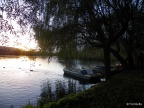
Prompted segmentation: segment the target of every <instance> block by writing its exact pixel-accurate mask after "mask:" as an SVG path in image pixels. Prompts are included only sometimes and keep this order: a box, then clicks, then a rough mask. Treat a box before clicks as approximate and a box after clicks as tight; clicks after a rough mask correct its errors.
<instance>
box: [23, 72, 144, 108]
mask: <svg viewBox="0 0 144 108" xmlns="http://www.w3.org/2000/svg"><path fill="white" fill-rule="evenodd" d="M143 91H144V71H143V70H133V71H124V72H122V73H120V74H118V75H116V76H114V77H113V78H112V79H111V80H109V81H107V82H102V83H100V84H98V85H95V86H94V87H92V88H91V89H89V90H87V91H85V92H82V93H79V94H76V95H70V96H67V97H65V98H62V99H60V100H58V101H57V102H52V103H49V104H45V106H44V108H125V107H134V108H135V107H138V106H139V107H144V92H143ZM24 108H33V107H29V106H27V107H24Z"/></svg>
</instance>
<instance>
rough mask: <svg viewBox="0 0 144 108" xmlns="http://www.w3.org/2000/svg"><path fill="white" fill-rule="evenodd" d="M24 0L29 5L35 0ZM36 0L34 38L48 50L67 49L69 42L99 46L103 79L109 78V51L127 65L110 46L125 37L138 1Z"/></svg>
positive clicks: (139, 0) (139, 1)
mask: <svg viewBox="0 0 144 108" xmlns="http://www.w3.org/2000/svg"><path fill="white" fill-rule="evenodd" d="M26 2H29V3H31V4H32V3H33V2H35V1H33V0H31V1H27V0H26ZM36 2H37V3H38V4H39V6H40V10H39V11H37V12H41V14H40V17H39V18H38V20H39V23H38V25H36V27H35V31H36V32H37V33H36V37H37V38H38V37H39V38H43V40H44V41H46V42H45V43H46V44H47V45H48V48H50V50H52V49H51V48H53V49H56V48H57V49H61V48H67V47H69V45H73V44H74V45H76V46H77V45H78V44H85V45H87V44H89V45H91V46H93V47H99V48H103V51H104V60H105V76H106V78H109V77H110V76H109V72H110V52H111V53H112V54H113V55H114V56H115V57H116V58H117V59H118V60H119V61H120V62H121V63H122V64H123V65H124V66H125V67H128V64H127V62H126V60H125V59H124V58H123V57H122V56H121V55H120V54H119V47H118V50H116V49H114V48H113V47H112V46H113V45H114V44H116V43H117V42H118V40H119V39H120V38H122V37H124V36H125V33H126V31H127V30H128V28H129V26H130V22H131V21H133V18H134V15H135V13H136V12H137V11H138V10H140V9H141V8H142V1H141V0H126V1H125V0H119V1H117V0H90V1H88V0H67V1H66V0H43V1H39V0H36ZM41 28H42V29H41ZM39 29H40V30H39ZM45 33H47V34H45ZM47 45H46V46H47Z"/></svg>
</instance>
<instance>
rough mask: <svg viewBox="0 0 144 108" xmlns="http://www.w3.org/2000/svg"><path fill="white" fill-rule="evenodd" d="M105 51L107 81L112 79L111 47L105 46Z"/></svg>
mask: <svg viewBox="0 0 144 108" xmlns="http://www.w3.org/2000/svg"><path fill="white" fill-rule="evenodd" d="M103 51H104V64H105V79H106V80H108V79H110V47H109V46H105V47H104V48H103Z"/></svg>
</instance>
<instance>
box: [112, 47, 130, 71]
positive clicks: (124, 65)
mask: <svg viewBox="0 0 144 108" xmlns="http://www.w3.org/2000/svg"><path fill="white" fill-rule="evenodd" d="M110 52H111V53H112V54H113V55H114V57H116V58H117V60H118V61H120V63H121V64H122V66H123V67H124V68H128V63H127V61H126V60H125V59H124V58H123V57H122V56H121V55H120V54H119V52H117V51H115V50H114V49H113V48H110Z"/></svg>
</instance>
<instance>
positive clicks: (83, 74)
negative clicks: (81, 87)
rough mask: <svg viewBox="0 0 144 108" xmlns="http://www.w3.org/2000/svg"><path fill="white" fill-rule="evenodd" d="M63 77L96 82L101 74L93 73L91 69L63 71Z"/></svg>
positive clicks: (65, 69)
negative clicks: (67, 76)
mask: <svg viewBox="0 0 144 108" xmlns="http://www.w3.org/2000/svg"><path fill="white" fill-rule="evenodd" d="M63 71H64V74H65V75H69V76H72V77H77V78H79V79H82V80H87V81H88V80H89V81H90V80H96V79H99V80H100V77H102V74H101V73H94V72H93V71H92V70H91V69H67V68H64V69H63Z"/></svg>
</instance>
